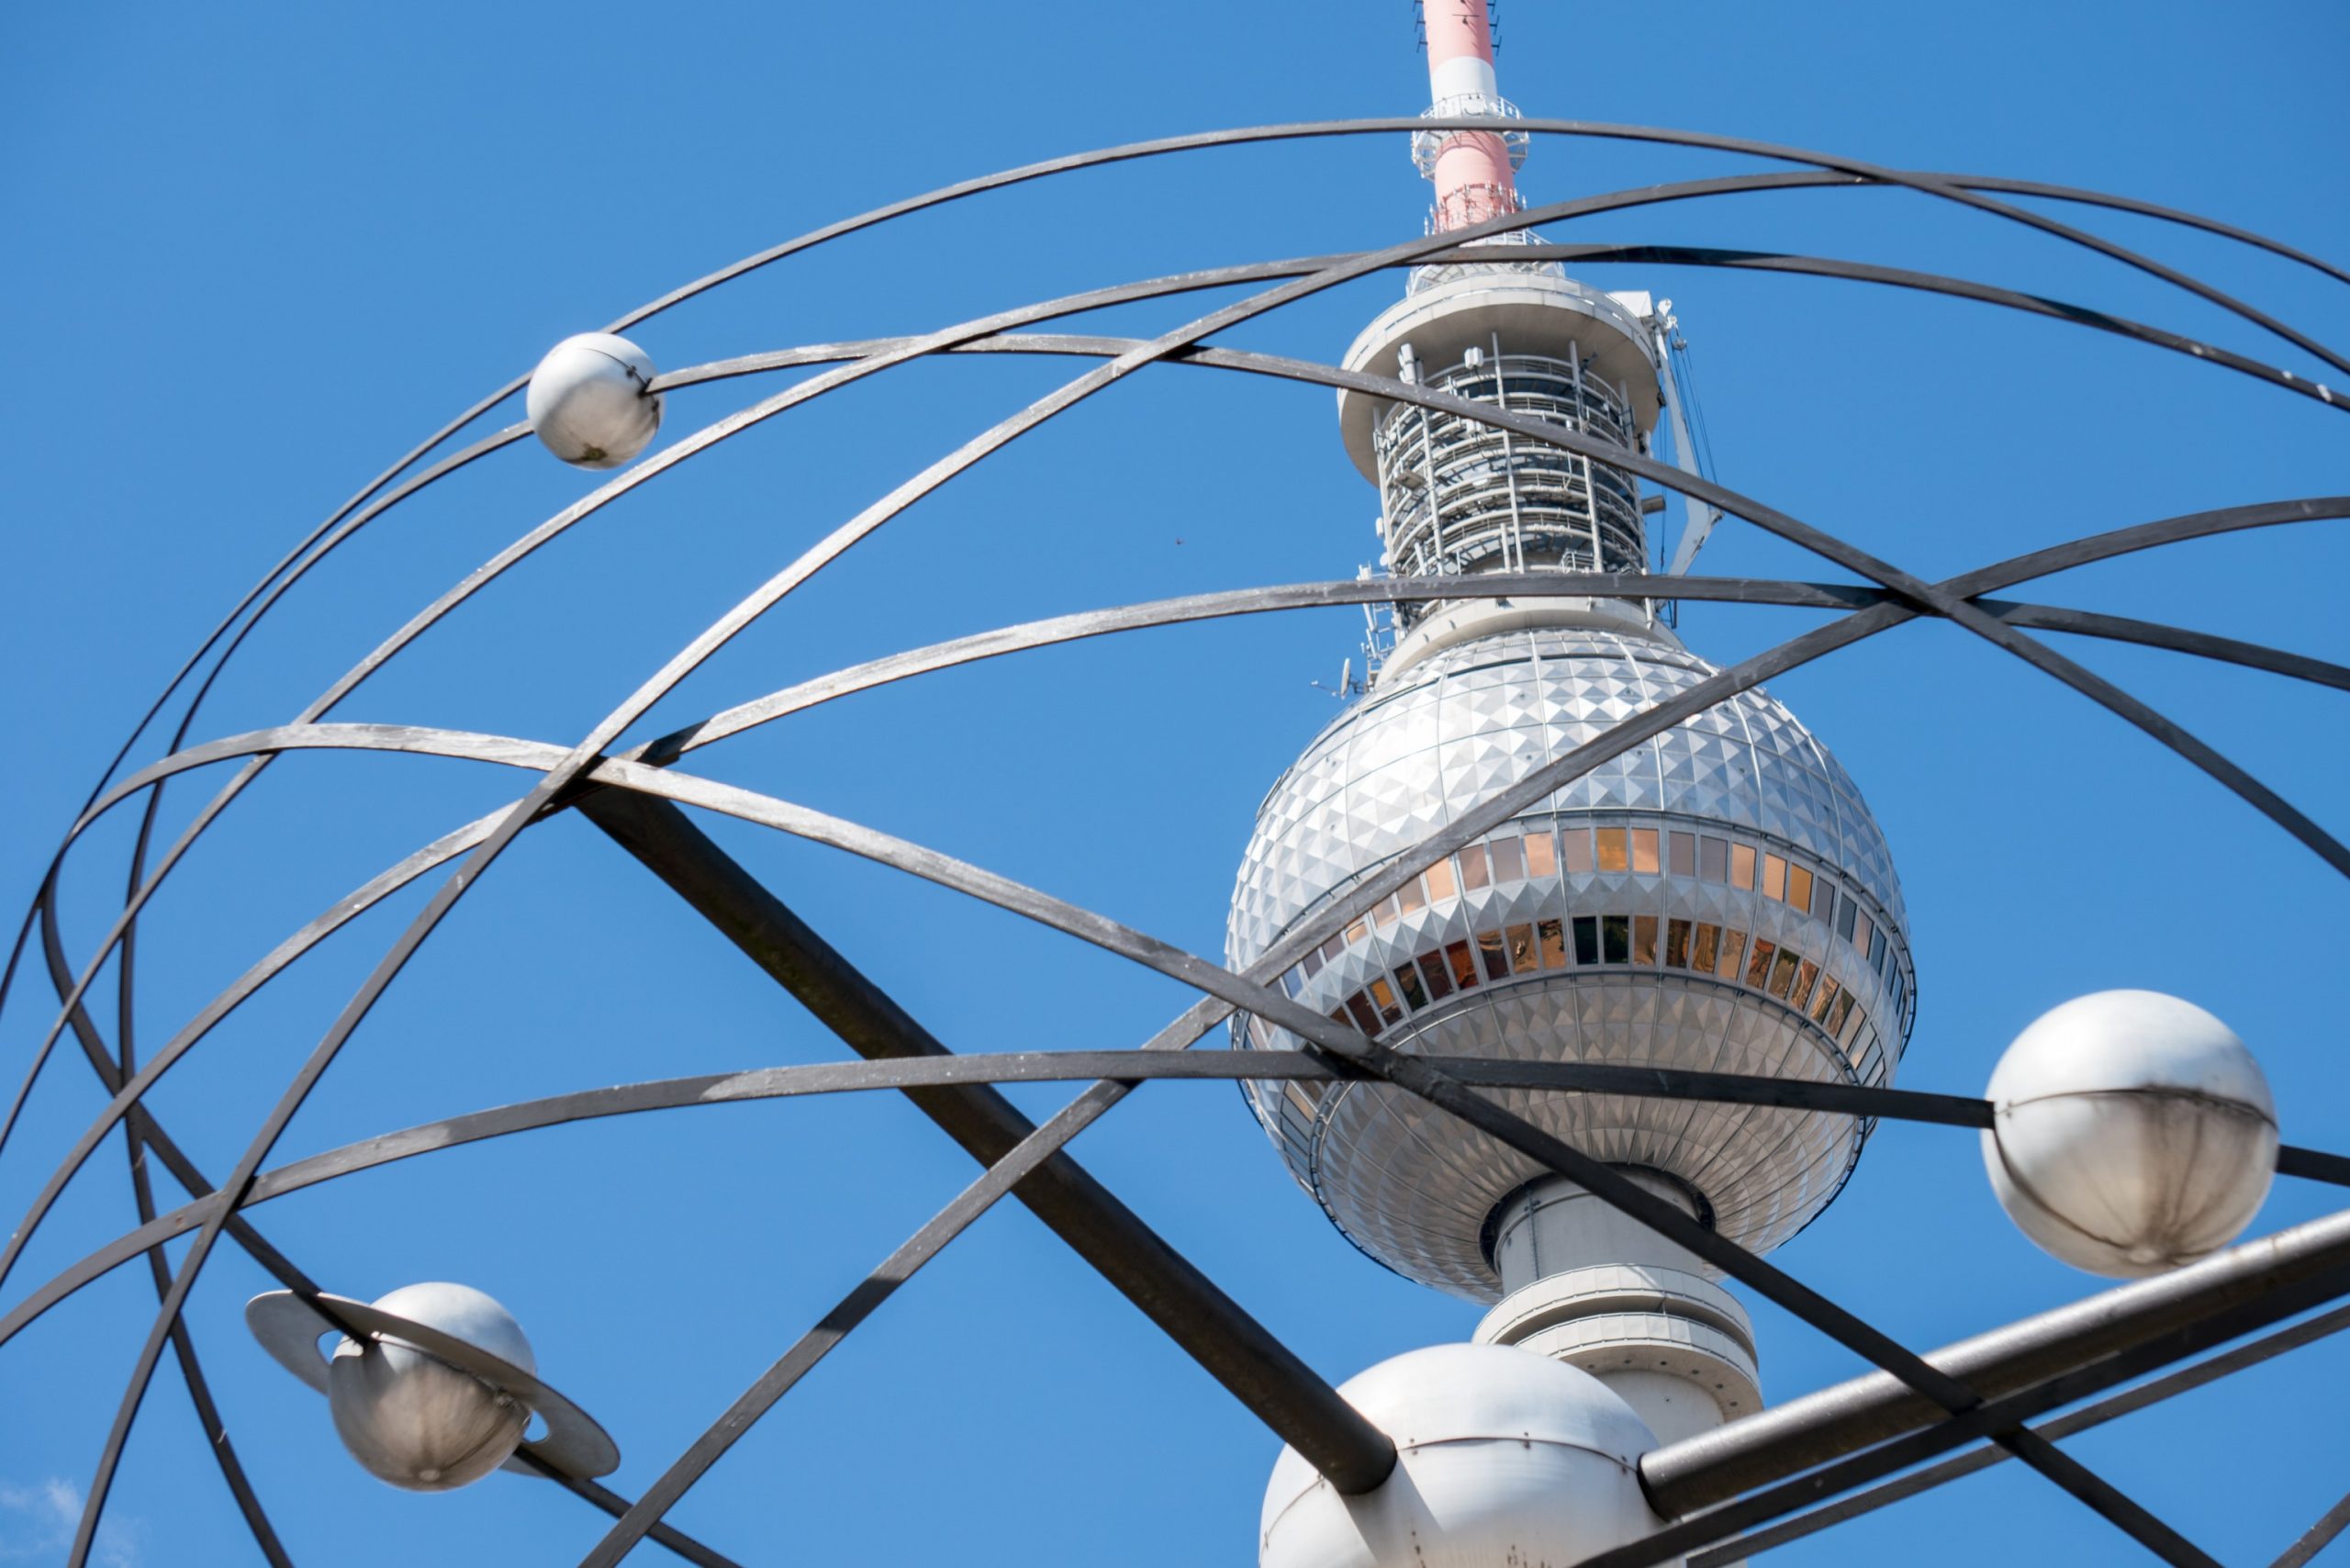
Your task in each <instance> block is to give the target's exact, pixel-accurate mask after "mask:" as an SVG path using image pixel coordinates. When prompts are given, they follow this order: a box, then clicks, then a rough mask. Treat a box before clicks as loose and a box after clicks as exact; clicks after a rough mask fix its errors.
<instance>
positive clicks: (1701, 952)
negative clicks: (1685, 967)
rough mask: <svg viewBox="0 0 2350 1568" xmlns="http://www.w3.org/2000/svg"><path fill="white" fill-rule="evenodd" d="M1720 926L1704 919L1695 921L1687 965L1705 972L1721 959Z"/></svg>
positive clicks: (1708, 972)
mask: <svg viewBox="0 0 2350 1568" xmlns="http://www.w3.org/2000/svg"><path fill="white" fill-rule="evenodd" d="M1721 940H1722V928H1721V927H1720V926H1718V925H1715V924H1709V923H1708V922H1706V921H1702V920H1701V921H1699V922H1698V923H1697V929H1696V933H1695V939H1694V940H1693V941H1692V942H1691V944H1690V946H1689V967H1690V968H1691V969H1697V970H1700V971H1702V972H1704V973H1707V974H1711V973H1713V971H1714V966H1715V965H1716V964H1717V963H1718V962H1719V961H1720V959H1721Z"/></svg>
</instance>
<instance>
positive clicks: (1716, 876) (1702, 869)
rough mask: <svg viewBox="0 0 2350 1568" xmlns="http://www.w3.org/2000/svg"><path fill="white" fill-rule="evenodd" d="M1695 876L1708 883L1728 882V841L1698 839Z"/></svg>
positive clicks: (1721, 839) (1724, 839)
mask: <svg viewBox="0 0 2350 1568" xmlns="http://www.w3.org/2000/svg"><path fill="white" fill-rule="evenodd" d="M1697 875H1699V876H1700V877H1703V878H1704V879H1706V880H1707V881H1709V882H1727V881H1729V840H1728V839H1726V838H1700V839H1699V840H1698V841H1697Z"/></svg>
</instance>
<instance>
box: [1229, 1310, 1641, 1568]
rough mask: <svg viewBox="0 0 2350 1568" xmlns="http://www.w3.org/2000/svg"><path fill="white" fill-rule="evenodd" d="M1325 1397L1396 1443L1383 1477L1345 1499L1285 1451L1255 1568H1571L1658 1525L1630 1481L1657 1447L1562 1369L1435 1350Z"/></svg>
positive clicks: (1499, 1355)
mask: <svg viewBox="0 0 2350 1568" xmlns="http://www.w3.org/2000/svg"><path fill="white" fill-rule="evenodd" d="M1338 1393H1339V1394H1341V1395H1342V1396H1343V1397H1344V1398H1345V1399H1346V1400H1347V1401H1348V1403H1349V1404H1351V1405H1352V1406H1354V1407H1355V1408H1356V1409H1358V1410H1360V1411H1361V1412H1362V1414H1363V1415H1364V1416H1365V1417H1367V1418H1368V1419H1369V1420H1370V1421H1371V1424H1372V1425H1373V1426H1375V1427H1377V1428H1379V1429H1380V1430H1382V1431H1383V1432H1385V1433H1387V1434H1388V1435H1389V1436H1390V1437H1392V1438H1393V1439H1395V1448H1396V1461H1395V1469H1394V1471H1393V1473H1390V1474H1389V1476H1388V1477H1387V1479H1386V1481H1384V1482H1383V1483H1382V1484H1380V1485H1379V1486H1378V1487H1377V1488H1375V1489H1374V1490H1372V1491H1370V1492H1367V1493H1364V1494H1363V1495H1360V1496H1353V1497H1349V1496H1347V1495H1343V1494H1341V1493H1339V1492H1338V1491H1337V1489H1336V1488H1334V1487H1333V1486H1332V1485H1331V1484H1330V1483H1329V1482H1328V1481H1326V1480H1325V1479H1324V1478H1323V1477H1322V1476H1321V1475H1320V1474H1319V1473H1316V1472H1315V1469H1314V1468H1313V1466H1311V1465H1309V1464H1308V1463H1306V1462H1305V1461H1304V1459H1302V1458H1300V1457H1299V1455H1298V1453H1297V1450H1294V1449H1283V1450H1281V1458H1280V1459H1279V1460H1278V1461H1276V1462H1275V1463H1274V1465H1273V1474H1272V1479H1271V1481H1270V1483H1269V1484H1267V1486H1266V1488H1265V1512H1264V1519H1263V1523H1262V1527H1261V1533H1260V1534H1259V1538H1258V1557H1257V1561H1258V1562H1259V1568H1493V1565H1494V1564H1499V1563H1541V1562H1552V1563H1567V1562H1581V1561H1582V1560H1583V1559H1584V1558H1586V1557H1588V1556H1590V1555H1592V1554H1593V1553H1594V1552H1597V1551H1606V1550H1607V1549H1609V1548H1610V1547H1617V1546H1622V1545H1625V1544H1627V1543H1628V1542H1630V1541H1635V1540H1642V1539H1644V1538H1645V1537H1647V1536H1648V1535H1650V1534H1651V1533H1652V1532H1653V1531H1655V1530H1657V1529H1661V1528H1662V1525H1663V1521H1662V1519H1660V1518H1657V1517H1656V1515H1655V1514H1654V1513H1653V1512H1652V1511H1651V1509H1650V1507H1649V1505H1648V1500H1647V1498H1646V1497H1645V1496H1643V1495H1641V1492H1640V1481H1639V1469H1638V1466H1639V1458H1640V1455H1641V1454H1642V1453H1644V1452H1646V1451H1647V1450H1650V1449H1651V1448H1653V1447H1655V1446H1656V1439H1654V1438H1653V1437H1652V1436H1651V1434H1650V1432H1649V1429H1648V1428H1647V1427H1646V1426H1644V1425H1642V1424H1641V1421H1640V1418H1639V1417H1638V1416H1636V1415H1634V1414H1633V1413H1632V1407H1631V1406H1629V1405H1627V1404H1626V1403H1625V1402H1624V1401H1623V1399H1622V1398H1621V1397H1620V1396H1619V1395H1617V1394H1616V1393H1615V1392H1614V1391H1613V1390H1611V1389H1609V1388H1608V1387H1607V1385H1606V1384H1605V1383H1601V1382H1600V1381H1599V1380H1598V1379H1597V1378H1595V1377H1594V1376H1592V1375H1591V1374H1590V1373H1589V1372H1582V1371H1579V1370H1577V1369H1576V1368H1574V1367H1571V1366H1568V1365H1567V1364H1566V1363H1565V1362H1563V1361H1552V1360H1551V1359H1550V1358H1549V1357H1548V1356H1540V1355H1536V1354H1534V1353H1533V1352H1531V1351H1527V1350H1513V1349H1511V1348H1510V1347H1508V1346H1506V1345H1437V1346H1431V1347H1430V1348H1428V1349H1427V1350H1412V1351H1408V1352H1406V1353H1405V1354H1404V1355H1401V1356H1397V1357H1395V1358H1393V1360H1390V1361H1382V1362H1380V1363H1379V1365H1377V1366H1375V1367H1372V1368H1371V1370H1370V1371H1368V1372H1362V1373H1360V1374H1359V1375H1357V1376H1355V1377H1353V1378H1351V1379H1349V1380H1348V1382H1347V1383H1344V1384H1343V1385H1341V1386H1340V1388H1339V1389H1338Z"/></svg>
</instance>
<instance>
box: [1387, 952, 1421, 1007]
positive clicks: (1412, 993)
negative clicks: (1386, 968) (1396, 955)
mask: <svg viewBox="0 0 2350 1568" xmlns="http://www.w3.org/2000/svg"><path fill="white" fill-rule="evenodd" d="M1393 973H1394V976H1395V989H1396V991H1399V992H1401V993H1402V995H1403V998H1404V1002H1405V1004H1406V1005H1407V1006H1408V1007H1409V1009H1410V1010H1411V1011H1412V1012H1414V1013H1418V1012H1422V1011H1424V1010H1425V1009H1426V1008H1427V1004H1428V993H1427V987H1425V986H1423V985H1422V984H1420V971H1419V970H1418V969H1415V968H1414V967H1413V966H1412V964H1411V962H1410V960H1408V959H1406V960H1405V961H1404V962H1403V963H1401V964H1398V965H1396V966H1395V969H1394V970H1393Z"/></svg>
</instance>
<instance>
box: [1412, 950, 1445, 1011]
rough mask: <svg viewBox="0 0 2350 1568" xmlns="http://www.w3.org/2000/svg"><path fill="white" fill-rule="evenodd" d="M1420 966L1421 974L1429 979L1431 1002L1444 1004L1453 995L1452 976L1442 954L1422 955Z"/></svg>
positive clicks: (1429, 997) (1429, 998)
mask: <svg viewBox="0 0 2350 1568" xmlns="http://www.w3.org/2000/svg"><path fill="white" fill-rule="evenodd" d="M1419 965H1420V973H1421V974H1422V975H1424V976H1426V977H1427V982H1428V1000H1429V1001H1431V1002H1442V1001H1443V1000H1444V999H1445V998H1446V997H1448V996H1450V995H1451V994H1452V975H1451V972H1450V971H1449V970H1448V969H1446V968H1445V967H1444V955H1443V954H1442V953H1441V952H1437V953H1423V954H1421V955H1420V957H1419Z"/></svg>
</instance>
